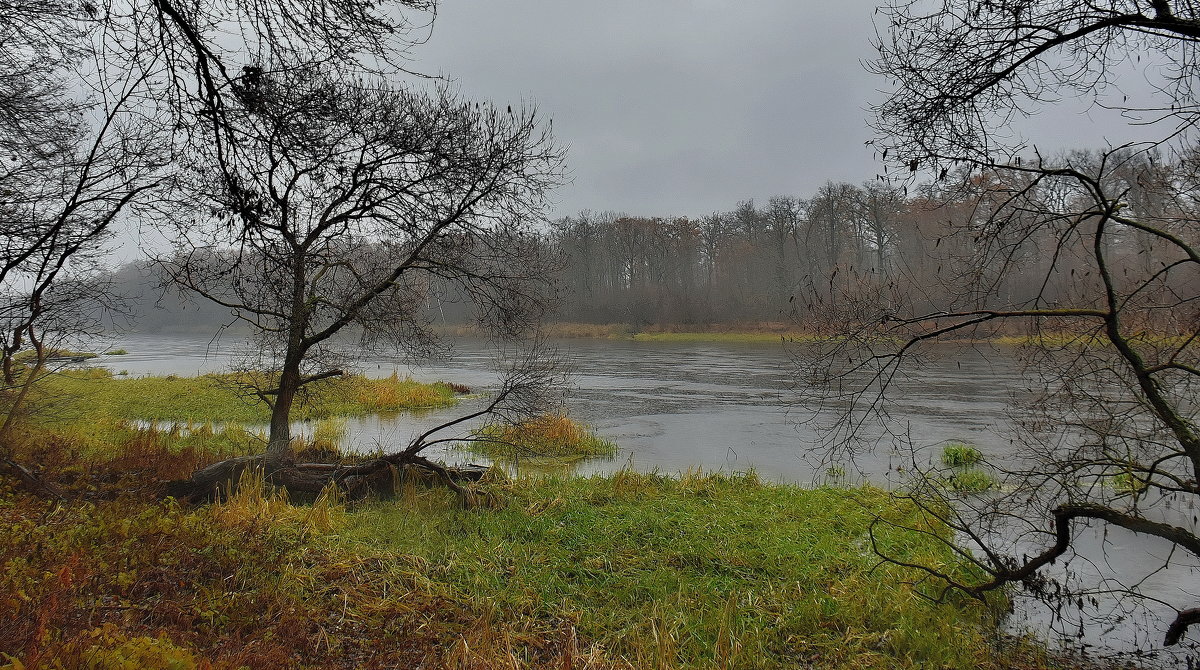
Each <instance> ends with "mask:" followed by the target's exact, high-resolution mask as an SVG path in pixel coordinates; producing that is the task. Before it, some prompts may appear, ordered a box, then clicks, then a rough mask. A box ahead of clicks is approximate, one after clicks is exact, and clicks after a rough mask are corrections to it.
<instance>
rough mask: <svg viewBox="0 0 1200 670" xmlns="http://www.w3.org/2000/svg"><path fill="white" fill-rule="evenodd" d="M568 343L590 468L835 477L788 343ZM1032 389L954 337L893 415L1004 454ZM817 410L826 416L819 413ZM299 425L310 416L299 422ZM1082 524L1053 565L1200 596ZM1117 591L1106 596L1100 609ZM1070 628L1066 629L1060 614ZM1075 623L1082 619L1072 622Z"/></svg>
mask: <svg viewBox="0 0 1200 670" xmlns="http://www.w3.org/2000/svg"><path fill="white" fill-rule="evenodd" d="M109 344H110V345H111V347H114V348H115V347H121V348H124V349H127V350H128V351H129V352H130V353H129V354H128V355H124V356H112V357H108V356H105V357H102V358H101V359H99V360H98V364H102V365H107V366H108V367H111V368H112V369H113V370H114V371H121V370H124V371H127V372H128V373H129V374H130V375H145V374H179V375H192V374H197V373H204V372H217V371H221V370H224V369H227V367H228V366H229V364H230V362H231V360H233V359H234V358H236V355H237V350H238V346H239V343H238V342H237V341H236V340H234V339H231V338H226V339H224V340H221V341H211V340H209V339H207V338H198V337H165V336H161V337H160V336H153V337H151V336H123V337H120V338H115V339H114V340H112V341H111V342H110V343H109ZM555 346H556V347H557V348H558V351H559V355H560V356H561V357H562V358H563V360H564V361H565V363H566V367H567V368H568V369H569V371H570V372H571V378H570V386H569V390H568V391H567V394H566V399H565V400H566V407H567V408H568V411H569V413H570V414H571V415H572V416H573V417H574V418H576V419H579V420H582V421H585V422H587V423H589V424H591V425H592V426H593V427H594V428H595V429H596V431H597V432H598V433H599V434H601V435H603V436H604V437H606V438H609V439H611V440H613V441H615V442H616V443H617V444H618V445H620V447H621V454H620V456H619V457H617V458H616V459H614V460H613V461H602V462H592V463H588V464H584V465H583V466H581V467H582V470H581V471H582V472H585V473H586V472H605V471H612V470H616V469H619V468H621V467H628V466H630V465H631V466H632V467H635V468H637V469H640V470H651V469H658V470H660V471H664V472H668V473H675V472H683V471H686V470H688V469H692V468H697V467H699V468H703V469H704V470H710V471H716V470H723V471H740V470H747V469H750V468H754V469H755V470H756V471H757V472H758V473H759V474H760V475H761V476H763V477H766V478H769V479H774V480H780V481H789V482H797V483H802V484H808V483H813V482H821V481H825V480H826V479H827V478H828V472H827V469H828V467H829V463H828V462H826V461H824V460H823V459H822V458H821V456H820V454H821V450H819V449H817V446H818V444H819V442H820V437H821V432H820V431H821V429H822V426H823V424H824V423H826V419H825V418H824V417H825V416H826V415H830V416H831V415H833V414H834V413H833V412H828V413H826V415H822V414H819V413H815V412H814V407H812V406H807V407H806V406H804V405H803V404H801V403H800V402H799V398H800V395H799V392H798V389H797V386H796V376H795V374H794V367H793V366H792V363H791V359H790V356H789V352H788V351H786V350H785V349H784V347H783V346H782V345H780V344H767V345H763V344H742V345H730V344H708V343H695V344H692V343H685V344H680V343H661V342H629V341H609V340H569V341H561V342H558V343H556V344H555ZM359 366H360V369H362V371H363V372H365V373H367V374H369V375H373V376H386V375H390V374H392V373H393V372H398V373H399V374H401V375H410V376H412V377H413V378H415V379H418V380H421V381H437V380H445V381H453V382H457V383H461V384H467V385H469V386H471V387H472V388H473V389H475V390H476V391H478V392H486V391H488V390H489V389H494V388H495V387H496V386H497V385H498V382H499V376H498V374H497V373H496V372H495V370H496V358H495V355H494V352H493V350H492V349H491V348H489V347H488V346H487V345H486V344H485V343H483V342H472V341H465V342H459V343H458V344H456V345H455V348H454V350H453V351H452V352H451V353H450V355H449V356H447V357H446V358H445V359H443V360H437V361H425V362H421V363H417V364H411V363H405V362H403V361H400V360H397V359H392V358H387V357H365V358H363V359H362V360H361V361H360V365H359ZM1028 392H1029V391H1028V390H1027V389H1026V384H1025V382H1024V381H1023V378H1022V376H1021V374H1020V368H1019V366H1018V364H1017V363H1016V361H1015V359H1014V358H1013V357H1012V356H1010V355H1006V354H1004V353H999V354H998V352H996V351H994V350H989V351H981V350H977V349H973V348H966V347H959V348H954V349H952V350H951V349H947V350H946V351H944V352H942V355H940V356H937V357H935V358H933V359H930V360H926V361H925V362H924V363H923V364H922V365H921V366H919V367H917V368H915V369H913V370H911V371H907V372H905V373H904V374H903V375H902V376H900V377H898V378H897V379H896V380H895V383H894V385H893V392H892V393H891V397H890V400H889V417H888V422H887V426H888V428H889V430H890V431H891V432H892V433H893V434H894V435H897V436H899V439H900V440H901V441H909V442H911V444H912V445H913V446H914V447H916V448H917V449H918V450H919V451H918V454H919V456H918V459H919V460H922V461H924V462H932V461H933V460H934V459H935V458H936V457H937V455H938V454H940V447H941V446H942V445H943V444H945V443H946V442H948V441H952V440H953V441H963V442H967V443H970V444H974V445H976V446H977V447H978V448H979V449H980V450H981V451H982V452H984V453H985V454H986V455H987V456H989V457H990V458H992V459H999V460H1001V461H1003V460H1004V458H1005V457H1006V456H1009V455H1010V454H1011V452H1012V443H1011V441H1010V431H1011V426H1012V422H1013V418H1012V416H1011V410H1010V407H1011V401H1012V400H1013V399H1014V398H1015V397H1020V396H1022V395H1023V394H1026V393H1028ZM482 402H484V401H483V400H482V399H471V398H468V399H467V400H465V401H464V402H463V403H462V404H460V405H459V406H458V407H455V408H449V409H442V410H434V411H429V412H423V413H413V414H401V415H399V416H397V417H389V418H380V417H367V418H362V419H353V420H351V421H350V424H349V434H348V440H347V442H348V443H349V444H348V445H347V446H349V447H350V448H354V449H358V450H376V449H383V450H385V451H387V450H394V449H396V448H399V447H402V446H403V445H406V444H407V443H408V442H409V441H410V440H411V439H412V438H413V437H414V436H416V435H418V434H420V433H421V432H423V431H424V430H426V429H427V428H429V427H432V426H434V425H437V424H439V423H442V422H444V421H446V420H448V419H450V418H453V417H455V416H458V415H460V414H462V413H464V410H468V411H469V410H470V409H471V408H473V407H477V406H479V405H480V404H481V403H482ZM826 409H833V410H836V409H839V408H838V407H836V406H831V407H828V408H826ZM814 415H815V416H816V419H817V420H815V421H814V420H811V419H813V418H814ZM466 428H468V429H469V428H470V426H467V427H466ZM298 429H299V430H301V431H303V430H305V427H304V426H303V425H299V426H298ZM891 444H892V442H891V441H890V440H885V441H884V442H882V443H881V445H882V446H876V447H875V448H874V449H873V450H872V451H870V453H865V454H861V455H860V456H859V457H858V458H857V459H856V460H855V461H854V463H853V464H852V465H851V464H849V463H841V464H842V465H844V466H845V469H846V470H847V472H848V476H847V479H849V480H850V481H852V482H853V481H862V480H866V481H873V482H875V483H879V484H884V485H887V484H891V483H895V482H897V481H899V480H900V477H901V475H900V474H899V473H898V472H897V471H898V469H900V468H902V467H903V466H904V465H905V464H907V463H908V462H910V460H911V458H912V457H911V456H910V455H908V452H907V451H900V450H896V449H893V448H892V446H891ZM431 455H432V456H434V457H436V458H440V459H443V460H446V461H448V462H464V461H468V460H479V458H478V457H469V456H465V455H463V454H461V453H459V452H454V451H448V452H441V453H433V454H431ZM1178 512H1179V514H1178V516H1179V519H1180V521H1179V523H1183V524H1190V525H1191V527H1193V528H1194V527H1195V521H1194V519H1195V516H1194V514H1195V513H1196V510H1190V509H1181V510H1178ZM1079 536H1080V537H1079V540H1080V542H1079V546H1080V549H1079V556H1076V557H1073V559H1072V560H1070V561H1064V562H1063V565H1061V566H1059V567H1058V568H1057V570H1058V572H1057V573H1056V576H1059V577H1063V576H1066V575H1068V574H1075V575H1079V576H1080V577H1081V578H1084V579H1091V578H1093V577H1095V576H1097V575H1102V576H1113V575H1119V576H1123V577H1125V578H1126V581H1127V582H1130V581H1134V580H1140V581H1141V582H1142V585H1141V588H1142V589H1143V591H1145V592H1148V593H1150V594H1151V595H1153V596H1155V597H1159V598H1162V599H1164V600H1166V601H1169V602H1175V603H1176V604H1186V603H1188V602H1195V599H1196V598H1197V597H1198V596H1197V594H1200V577H1198V576H1197V575H1198V572H1197V566H1196V564H1195V561H1192V560H1191V559H1190V557H1182V556H1176V557H1174V558H1173V559H1172V563H1173V565H1172V567H1171V569H1169V570H1166V571H1158V572H1154V571H1153V569H1152V567H1153V565H1152V564H1154V562H1153V561H1148V560H1146V559H1147V556H1153V557H1156V558H1163V559H1165V558H1167V556H1168V553H1169V551H1170V549H1171V548H1170V545H1168V544H1167V543H1165V542H1157V541H1153V540H1149V541H1148V540H1146V539H1145V538H1140V537H1137V536H1133V535H1132V534H1129V533H1124V532H1121V531H1119V529H1118V530H1116V531H1114V530H1109V531H1108V532H1103V531H1102V530H1100V529H1094V530H1091V531H1089V530H1084V531H1083V532H1081V533H1079ZM1031 553H1033V552H1032V551H1031ZM1189 561H1190V562H1189ZM1156 565H1161V562H1159V563H1157V564H1156ZM1115 604H1116V601H1113V602H1109V603H1106V602H1105V601H1104V600H1103V599H1101V607H1102V608H1107V607H1111V606H1113V605H1115ZM1168 611H1169V610H1167V609H1166V608H1165V607H1159V608H1157V609H1156V610H1153V611H1151V612H1150V613H1149V614H1148V615H1146V616H1138V617H1130V618H1127V619H1125V620H1123V621H1120V622H1118V623H1116V624H1114V625H1113V626H1112V627H1111V628H1104V629H1101V628H1088V629H1085V630H1084V631H1083V636H1082V638H1078V639H1077V638H1075V637H1074V636H1070V637H1067V638H1065V639H1064V644H1068V645H1072V646H1075V647H1079V646H1081V645H1083V646H1086V647H1087V648H1088V649H1090V650H1092V651H1093V652H1095V653H1100V654H1105V653H1110V652H1112V651H1121V652H1126V653H1129V652H1132V651H1134V650H1136V649H1152V650H1154V649H1155V647H1157V646H1158V645H1157V641H1158V639H1159V638H1160V637H1161V631H1162V630H1163V623H1162V621H1161V617H1162V616H1164V615H1165V612H1168ZM1147 616H1148V617H1149V618H1148V619H1147V618H1146V617H1147ZM1051 619H1052V616H1051V614H1050V612H1049V611H1048V610H1046V609H1045V608H1044V607H1041V606H1040V605H1038V604H1036V603H1029V602H1024V601H1019V602H1018V606H1017V612H1016V613H1015V614H1014V616H1013V617H1012V621H1013V623H1012V626H1013V627H1014V628H1015V629H1018V630H1020V629H1023V628H1028V629H1033V630H1036V631H1041V632H1042V633H1041V634H1043V635H1045V634H1046V633H1045V631H1046V630H1047V629H1048V628H1050V621H1051ZM1059 627H1060V628H1062V627H1064V626H1063V625H1062V624H1061V623H1060V624H1059ZM1065 627H1066V628H1067V629H1068V632H1073V629H1074V626H1073V625H1069V624H1068V625H1066V626H1065ZM1192 636H1193V637H1195V636H1196V634H1195V633H1193V635H1192ZM1156 651H1157V650H1156ZM1192 653H1194V651H1193V652H1192ZM1187 662H1188V661H1187V659H1186V656H1184V655H1162V654H1161V653H1160V654H1159V655H1158V656H1157V657H1156V658H1154V659H1152V660H1149V663H1150V664H1151V665H1152V666H1158V667H1173V666H1176V665H1181V666H1186V664H1187Z"/></svg>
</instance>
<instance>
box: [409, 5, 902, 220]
mask: <svg viewBox="0 0 1200 670" xmlns="http://www.w3.org/2000/svg"><path fill="white" fill-rule="evenodd" d="M873 12H874V3H873V2H868V1H866V0H840V1H839V2H821V3H817V2H797V1H796V0H755V1H754V2H728V1H720V0H655V1H653V2H647V1H646V0H609V1H608V2H602V3H601V2H586V3H585V2H573V1H560V2H551V1H549V0H492V1H488V2H484V1H482V0H444V1H443V2H442V3H441V8H440V10H439V15H438V18H437V22H436V24H435V26H434V29H433V33H432V36H431V39H430V41H429V42H428V43H427V44H425V45H423V46H420V47H418V48H417V49H416V50H415V51H414V53H413V57H414V58H415V63H414V66H415V68H416V69H420V70H422V71H425V72H430V73H440V74H444V75H447V76H449V77H451V78H453V79H454V80H456V81H457V82H458V85H459V87H460V88H461V90H462V92H463V93H464V94H465V95H467V96H469V97H472V98H478V99H490V100H493V101H495V102H497V103H499V104H501V105H504V104H509V103H514V104H516V103H520V102H522V101H525V102H533V103H536V104H537V106H538V108H539V109H540V111H541V112H542V113H544V114H545V115H547V116H549V117H551V118H553V120H554V130H555V135H556V136H557V138H558V139H559V140H560V141H561V142H562V143H563V144H565V145H567V146H568V149H569V153H568V164H569V167H570V171H571V177H572V182H571V183H570V184H568V185H566V186H564V187H562V188H561V189H559V190H558V192H557V193H556V194H555V200H556V202H557V207H556V211H555V214H556V215H566V214H572V213H575V212H577V211H579V210H581V209H585V208H589V209H594V210H604V209H613V210H622V211H627V212H629V213H636V214H646V215H668V214H686V215H693V216H694V215H702V214H706V213H709V212H712V211H715V210H725V209H731V208H732V207H733V206H734V204H735V203H736V201H738V200H741V199H745V198H751V197H753V198H758V199H765V198H766V197H768V196H770V195H773V194H793V195H804V194H808V193H810V192H811V191H813V190H814V189H815V188H816V187H817V186H819V185H820V184H821V183H823V182H824V181H825V180H826V179H834V180H849V181H854V182H860V181H863V180H865V179H868V178H870V177H871V176H872V175H874V174H875V171H877V169H878V168H877V166H875V165H874V163H873V160H872V156H871V151H870V148H869V147H865V146H864V145H863V142H864V141H866V140H867V139H869V138H870V136H871V135H870V130H869V129H868V128H867V125H866V119H867V108H868V107H869V105H870V103H871V101H872V99H873V98H875V97H876V96H877V93H876V92H875V91H876V89H877V88H878V86H877V84H878V82H876V81H875V80H874V79H873V78H872V77H870V76H869V75H867V74H866V73H865V72H864V71H863V69H862V64H861V61H863V60H864V59H868V58H870V56H871V54H872V51H871V46H870V37H871V35H873V34H874V32H873V29H872V27H871V18H872V13H873Z"/></svg>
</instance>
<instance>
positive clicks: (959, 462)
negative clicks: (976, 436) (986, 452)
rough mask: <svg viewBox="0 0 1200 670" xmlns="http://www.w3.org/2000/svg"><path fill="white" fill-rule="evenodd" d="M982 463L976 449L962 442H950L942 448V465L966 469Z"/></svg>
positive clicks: (981, 456) (981, 458)
mask: <svg viewBox="0 0 1200 670" xmlns="http://www.w3.org/2000/svg"><path fill="white" fill-rule="evenodd" d="M982 461H983V454H982V453H980V451H979V450H978V449H976V448H975V447H973V446H971V445H969V444H963V443H962V442H951V443H950V444H947V445H946V446H945V447H942V463H943V464H945V465H948V466H950V467H966V466H971V465H976V464H978V463H980V462H982Z"/></svg>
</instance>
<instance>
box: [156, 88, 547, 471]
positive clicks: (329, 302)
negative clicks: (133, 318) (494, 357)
mask: <svg viewBox="0 0 1200 670" xmlns="http://www.w3.org/2000/svg"><path fill="white" fill-rule="evenodd" d="M225 119H226V123H227V124H228V125H227V128H228V131H229V132H230V134H231V136H232V137H234V138H236V139H235V143H236V146H237V149H238V152H239V154H240V156H241V160H239V161H238V162H236V163H235V162H231V161H227V160H225V159H224V157H223V156H222V154H221V150H222V146H221V144H219V143H218V144H214V145H213V146H211V147H208V148H206V149H203V150H198V151H197V152H196V153H195V154H194V155H193V156H192V160H193V164H192V165H191V166H190V169H189V173H190V175H192V176H191V178H188V179H187V180H186V185H185V186H184V188H183V192H184V195H185V197H184V198H182V199H181V204H182V205H183V207H181V208H180V210H178V212H179V213H178V214H177V215H176V216H175V217H174V218H173V219H172V220H173V221H174V223H175V225H177V226H178V228H177V237H176V239H177V240H178V242H177V244H176V248H175V250H174V252H173V254H172V255H170V256H168V257H166V258H163V259H162V260H161V267H163V268H164V269H165V270H166V272H167V273H168V274H169V276H170V277H171V279H173V280H174V281H175V282H177V283H178V284H180V285H182V286H183V287H186V288H187V289H189V290H192V291H195V292H197V293H198V294H200V295H201V296H203V297H205V298H207V299H208V300H211V301H213V302H215V303H217V304H219V305H222V306H224V307H226V308H228V309H229V310H230V311H231V313H232V314H233V315H234V317H236V318H237V319H238V320H240V321H242V322H243V323H245V324H248V325H249V326H250V328H251V329H252V330H253V332H254V333H255V334H256V335H257V336H258V344H259V345H260V346H261V347H262V348H263V351H264V353H265V356H264V361H263V365H264V369H262V370H260V371H261V372H269V373H270V374H269V376H268V379H269V380H270V381H269V383H268V384H267V385H266V386H265V387H260V388H258V389H257V393H258V395H259V396H260V397H261V398H262V399H263V400H265V401H266V402H267V403H268V404H269V405H270V407H271V423H270V435H269V439H268V445H267V450H266V454H265V464H266V467H267V470H268V471H269V472H276V471H279V470H281V469H283V468H285V466H287V465H289V459H290V458H291V434H290V415H291V410H292V408H293V406H294V404H295V402H296V399H297V394H298V393H299V392H300V391H301V389H303V388H304V387H305V386H307V385H309V384H313V383H316V382H320V381H321V380H325V379H328V378H330V377H335V376H338V375H341V374H342V370H341V368H340V367H339V366H338V365H337V364H336V349H337V346H338V338H339V336H343V338H344V336H345V335H347V334H348V333H351V332H353V334H355V335H356V336H357V339H358V342H357V346H359V347H362V346H371V345H373V344H376V343H386V344H390V345H394V346H399V347H401V348H407V349H409V350H410V351H411V350H414V349H420V348H421V347H423V346H425V345H427V344H428V343H429V342H431V341H432V340H433V339H434V336H433V334H432V332H431V331H430V330H429V329H428V328H427V324H426V323H424V321H423V317H422V311H421V307H422V305H423V304H424V301H425V294H426V290H427V288H428V287H429V285H430V283H431V282H435V281H449V282H452V283H454V284H456V285H457V286H458V288H459V290H460V291H461V292H462V293H463V294H465V295H466V296H468V297H469V298H470V299H471V300H472V301H474V302H475V304H476V305H477V306H479V307H480V308H481V310H482V314H483V315H484V317H485V320H486V322H487V323H488V324H489V325H491V326H492V330H493V331H494V332H496V333H498V334H501V335H504V336H512V335H515V334H518V333H519V332H521V331H522V330H524V329H526V328H527V327H528V326H529V325H530V324H531V323H532V322H534V321H536V319H537V318H539V317H540V312H541V310H542V309H543V306H544V305H543V303H544V298H545V296H547V295H548V294H549V291H548V288H549V281H550V276H549V267H548V266H547V264H546V263H545V262H544V260H545V259H543V258H541V249H540V241H539V240H538V239H537V238H536V236H535V235H532V234H531V226H532V224H533V223H534V222H535V221H536V220H537V219H536V217H537V216H538V214H539V212H540V210H541V207H542V203H543V194H544V193H545V191H546V190H547V189H548V188H549V187H551V186H553V185H555V184H556V183H558V181H559V180H560V178H561V155H560V152H559V150H558V149H557V148H555V146H554V145H553V142H552V140H551V137H550V135H549V132H548V130H546V129H544V128H543V127H542V126H541V124H540V123H539V121H538V118H537V115H536V113H535V112H534V111H532V110H512V109H511V108H509V109H506V110H501V109H495V108H493V107H491V106H490V105H478V104H476V103H471V102H468V101H464V100H461V99H459V98H457V97H456V96H455V95H454V94H452V93H451V92H449V91H447V90H446V89H445V88H439V89H437V90H435V91H433V92H423V91H416V90H412V89H408V88H400V87H394V86H388V85H384V84H380V83H374V82H371V81H367V80H357V81H352V82H345V81H339V80H337V79H335V78H332V77H329V76H327V75H326V74H325V73H323V72H322V71H319V70H315V69H297V68H289V69H284V70H274V71H264V72H263V73H262V74H261V75H260V76H256V77H255V78H254V79H253V85H252V86H251V85H250V83H249V82H247V84H246V85H243V86H242V88H240V89H239V92H238V97H237V106H236V107H235V106H233V105H232V104H230V105H229V106H228V107H227V108H226V110H225ZM214 176H215V177H216V178H214ZM186 212H192V214H191V215H187V214H186ZM331 358H332V359H334V360H333V361H331ZM522 375H524V376H526V377H527V376H528V374H527V371H526V370H521V371H518V376H519V377H520V376H522ZM527 386H528V384H527V383H525V382H522V383H519V384H516V385H515V386H514V388H525V387H527ZM501 395H502V396H503V397H504V399H505V400H506V401H511V400H512V399H513V398H514V397H516V396H517V395H528V394H527V393H516V392H515V391H511V390H510V391H504V392H502V393H501ZM493 409H501V407H500V406H497V407H496V408H493ZM456 423H457V422H456ZM418 442H421V440H418ZM419 451H420V449H418V448H410V450H407V451H406V454H407V456H406V458H409V459H410V460H411V459H412V458H413V457H416V456H417V454H418V453H419ZM281 476H282V475H281Z"/></svg>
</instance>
